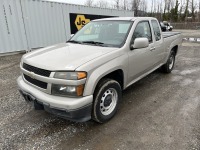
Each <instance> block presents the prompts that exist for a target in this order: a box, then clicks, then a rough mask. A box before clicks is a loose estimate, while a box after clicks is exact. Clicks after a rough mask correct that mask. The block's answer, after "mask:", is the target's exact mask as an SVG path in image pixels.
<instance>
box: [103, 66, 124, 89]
mask: <svg viewBox="0 0 200 150" xmlns="http://www.w3.org/2000/svg"><path fill="white" fill-rule="evenodd" d="M104 78H109V79H113V80H116V81H117V82H118V83H119V84H120V86H121V88H122V89H123V88H124V73H123V71H122V70H121V69H119V70H116V71H113V72H111V73H109V74H107V75H106V76H104V77H103V78H102V79H104ZM100 81H101V80H100ZM100 81H99V82H100Z"/></svg>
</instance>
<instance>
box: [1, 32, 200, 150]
mask: <svg viewBox="0 0 200 150" xmlns="http://www.w3.org/2000/svg"><path fill="white" fill-rule="evenodd" d="M183 32H184V34H183V35H184V36H185V37H190V36H191V37H193V36H192V35H194V32H193V31H190V32H189V31H183ZM196 32H199V36H200V31H195V35H197V33H196ZM199 47H200V44H198V43H188V42H184V43H183V46H182V47H181V48H180V51H179V54H178V56H177V62H176V65H175V68H174V71H173V72H172V73H171V74H168V75H165V74H162V73H160V72H159V71H155V72H154V73H152V74H150V75H149V76H147V77H146V78H144V79H142V80H140V81H139V82H137V83H136V84H134V85H133V86H131V87H129V88H128V89H126V90H125V91H124V92H123V101H122V102H121V104H120V109H119V111H118V113H117V115H116V116H115V117H114V118H113V119H112V120H111V121H109V122H108V123H106V124H103V125H100V124H97V123H95V122H93V121H89V122H86V123H74V122H70V121H67V120H64V119H60V118H58V117H55V116H53V115H51V114H48V113H46V112H44V111H35V110H34V109H33V107H32V106H31V105H29V104H27V103H26V102H25V101H24V100H23V98H22V97H21V96H20V95H19V92H18V91H17V84H16V79H17V77H18V76H19V75H20V70H19V62H20V59H21V56H22V55H21V54H18V55H13V56H5V57H0V102H1V105H0V118H1V119H0V149H5V150H7V149H8V150H10V149H24V150H28V149H75V150H77V149H83V150H85V149H89V150H90V149H91V150H92V149H97V150H102V149H108V150H112V149H115V150H117V149H119V150H129V149H141V150H145V149H146V150H161V149H162V150H200V76H199V74H200V48H199Z"/></svg>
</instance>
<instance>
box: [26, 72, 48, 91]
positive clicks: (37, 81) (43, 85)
mask: <svg viewBox="0 0 200 150" xmlns="http://www.w3.org/2000/svg"><path fill="white" fill-rule="evenodd" d="M24 78H25V79H26V81H28V82H30V83H32V84H34V85H36V86H38V87H40V88H43V89H47V83H45V82H42V81H39V80H36V79H32V78H31V77H29V76H27V75H25V74H24Z"/></svg>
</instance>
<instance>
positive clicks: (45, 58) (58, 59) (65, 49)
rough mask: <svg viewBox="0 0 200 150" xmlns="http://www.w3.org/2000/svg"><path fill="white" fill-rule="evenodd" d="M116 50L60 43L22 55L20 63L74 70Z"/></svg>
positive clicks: (45, 67) (49, 68) (56, 69)
mask: <svg viewBox="0 0 200 150" xmlns="http://www.w3.org/2000/svg"><path fill="white" fill-rule="evenodd" d="M116 49H117V48H111V47H99V46H92V45H80V44H73V43H62V44H58V45H54V46H50V47H46V48H42V49H40V50H36V51H33V52H31V53H28V54H26V55H24V57H23V58H22V61H23V62H24V63H27V64H29V65H32V66H35V67H38V68H41V69H46V70H51V71H62V70H66V71H67V70H69V71H73V70H76V68H78V67H79V66H81V65H83V64H85V63H87V62H89V61H91V60H93V59H95V58H97V57H100V56H102V55H104V54H107V53H110V52H112V51H114V50H116Z"/></svg>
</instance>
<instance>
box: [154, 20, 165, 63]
mask: <svg viewBox="0 0 200 150" xmlns="http://www.w3.org/2000/svg"><path fill="white" fill-rule="evenodd" d="M151 24H152V31H153V37H154V49H152V53H153V55H154V61H155V62H154V66H155V67H156V66H158V65H160V63H161V61H162V59H163V56H164V50H165V47H163V38H162V36H161V30H160V27H159V24H158V22H157V21H156V20H152V21H151Z"/></svg>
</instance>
